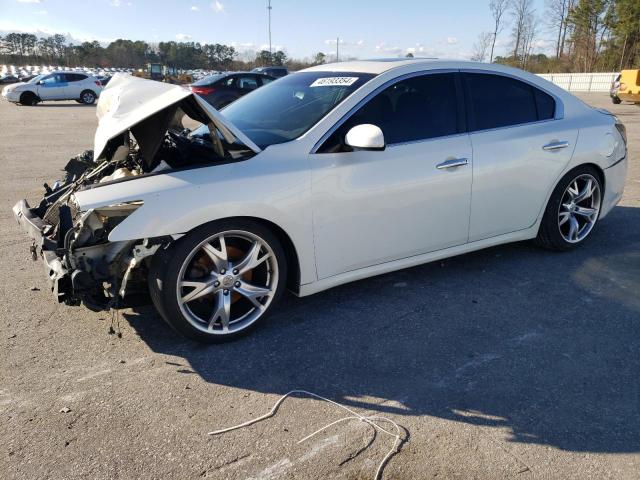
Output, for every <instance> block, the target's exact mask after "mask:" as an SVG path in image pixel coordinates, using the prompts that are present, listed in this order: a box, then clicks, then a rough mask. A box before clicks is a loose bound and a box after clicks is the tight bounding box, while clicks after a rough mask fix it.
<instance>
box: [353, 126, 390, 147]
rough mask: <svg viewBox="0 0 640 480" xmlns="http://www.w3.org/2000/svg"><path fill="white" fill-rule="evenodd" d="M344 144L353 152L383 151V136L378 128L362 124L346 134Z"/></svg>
mask: <svg viewBox="0 0 640 480" xmlns="http://www.w3.org/2000/svg"><path fill="white" fill-rule="evenodd" d="M344 140H345V143H346V144H347V145H349V146H350V147H352V148H353V149H355V150H384V148H385V144H384V134H383V133H382V130H380V127H378V126H376V125H371V124H370V123H363V124H362V125H356V126H355V127H353V128H352V129H351V130H349V131H348V132H347V135H346V136H345V138H344Z"/></svg>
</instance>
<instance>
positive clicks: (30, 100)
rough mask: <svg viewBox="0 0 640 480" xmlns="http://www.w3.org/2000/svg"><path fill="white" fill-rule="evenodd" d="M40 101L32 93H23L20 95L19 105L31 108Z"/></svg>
mask: <svg viewBox="0 0 640 480" xmlns="http://www.w3.org/2000/svg"><path fill="white" fill-rule="evenodd" d="M39 101H40V99H39V98H38V97H37V96H36V94H35V93H33V92H24V93H23V94H22V95H20V104H21V105H25V106H28V107H33V106H35V105H37V104H38V102H39Z"/></svg>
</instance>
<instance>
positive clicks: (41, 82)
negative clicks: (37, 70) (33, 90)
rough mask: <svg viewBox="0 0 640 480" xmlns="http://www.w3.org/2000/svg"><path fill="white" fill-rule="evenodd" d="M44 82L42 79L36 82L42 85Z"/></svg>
mask: <svg viewBox="0 0 640 480" xmlns="http://www.w3.org/2000/svg"><path fill="white" fill-rule="evenodd" d="M43 83H44V82H43V81H42V80H38V82H37V83H36V85H42V84H43Z"/></svg>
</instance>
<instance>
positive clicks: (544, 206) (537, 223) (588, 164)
mask: <svg viewBox="0 0 640 480" xmlns="http://www.w3.org/2000/svg"><path fill="white" fill-rule="evenodd" d="M583 167H590V168H593V169H594V170H595V171H596V173H597V174H598V178H599V179H600V184H601V185H602V198H603V199H604V192H605V189H606V184H605V177H606V176H605V174H604V170H603V169H602V167H601V166H600V165H598V164H597V163H593V162H585V163H579V164H577V165H573V166H572V167H571V168H570V169H568V170H566V171H563V172H562V173H561V174H560V175H559V176H558V178H557V179H556V181H555V182H554V183H553V184H552V186H551V188H550V189H549V191H548V192H547V195H546V199H545V201H544V203H543V204H542V208H541V210H540V213H539V214H538V218H537V219H536V221H535V222H534V224H533V225H532V226H531V227H530V228H533V229H534V231H535V232H536V234H537V232H539V230H540V227H541V223H542V218H543V216H544V212H545V211H546V210H547V205H549V202H550V201H551V196H552V195H553V192H554V191H555V189H556V187H557V186H558V184H559V183H560V181H561V180H562V179H563V178H564V177H565V176H566V175H568V174H569V173H571V172H573V171H574V170H576V169H578V168H583Z"/></svg>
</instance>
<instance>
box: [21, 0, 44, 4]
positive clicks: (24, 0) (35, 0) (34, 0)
mask: <svg viewBox="0 0 640 480" xmlns="http://www.w3.org/2000/svg"><path fill="white" fill-rule="evenodd" d="M18 3H42V0H18Z"/></svg>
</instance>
